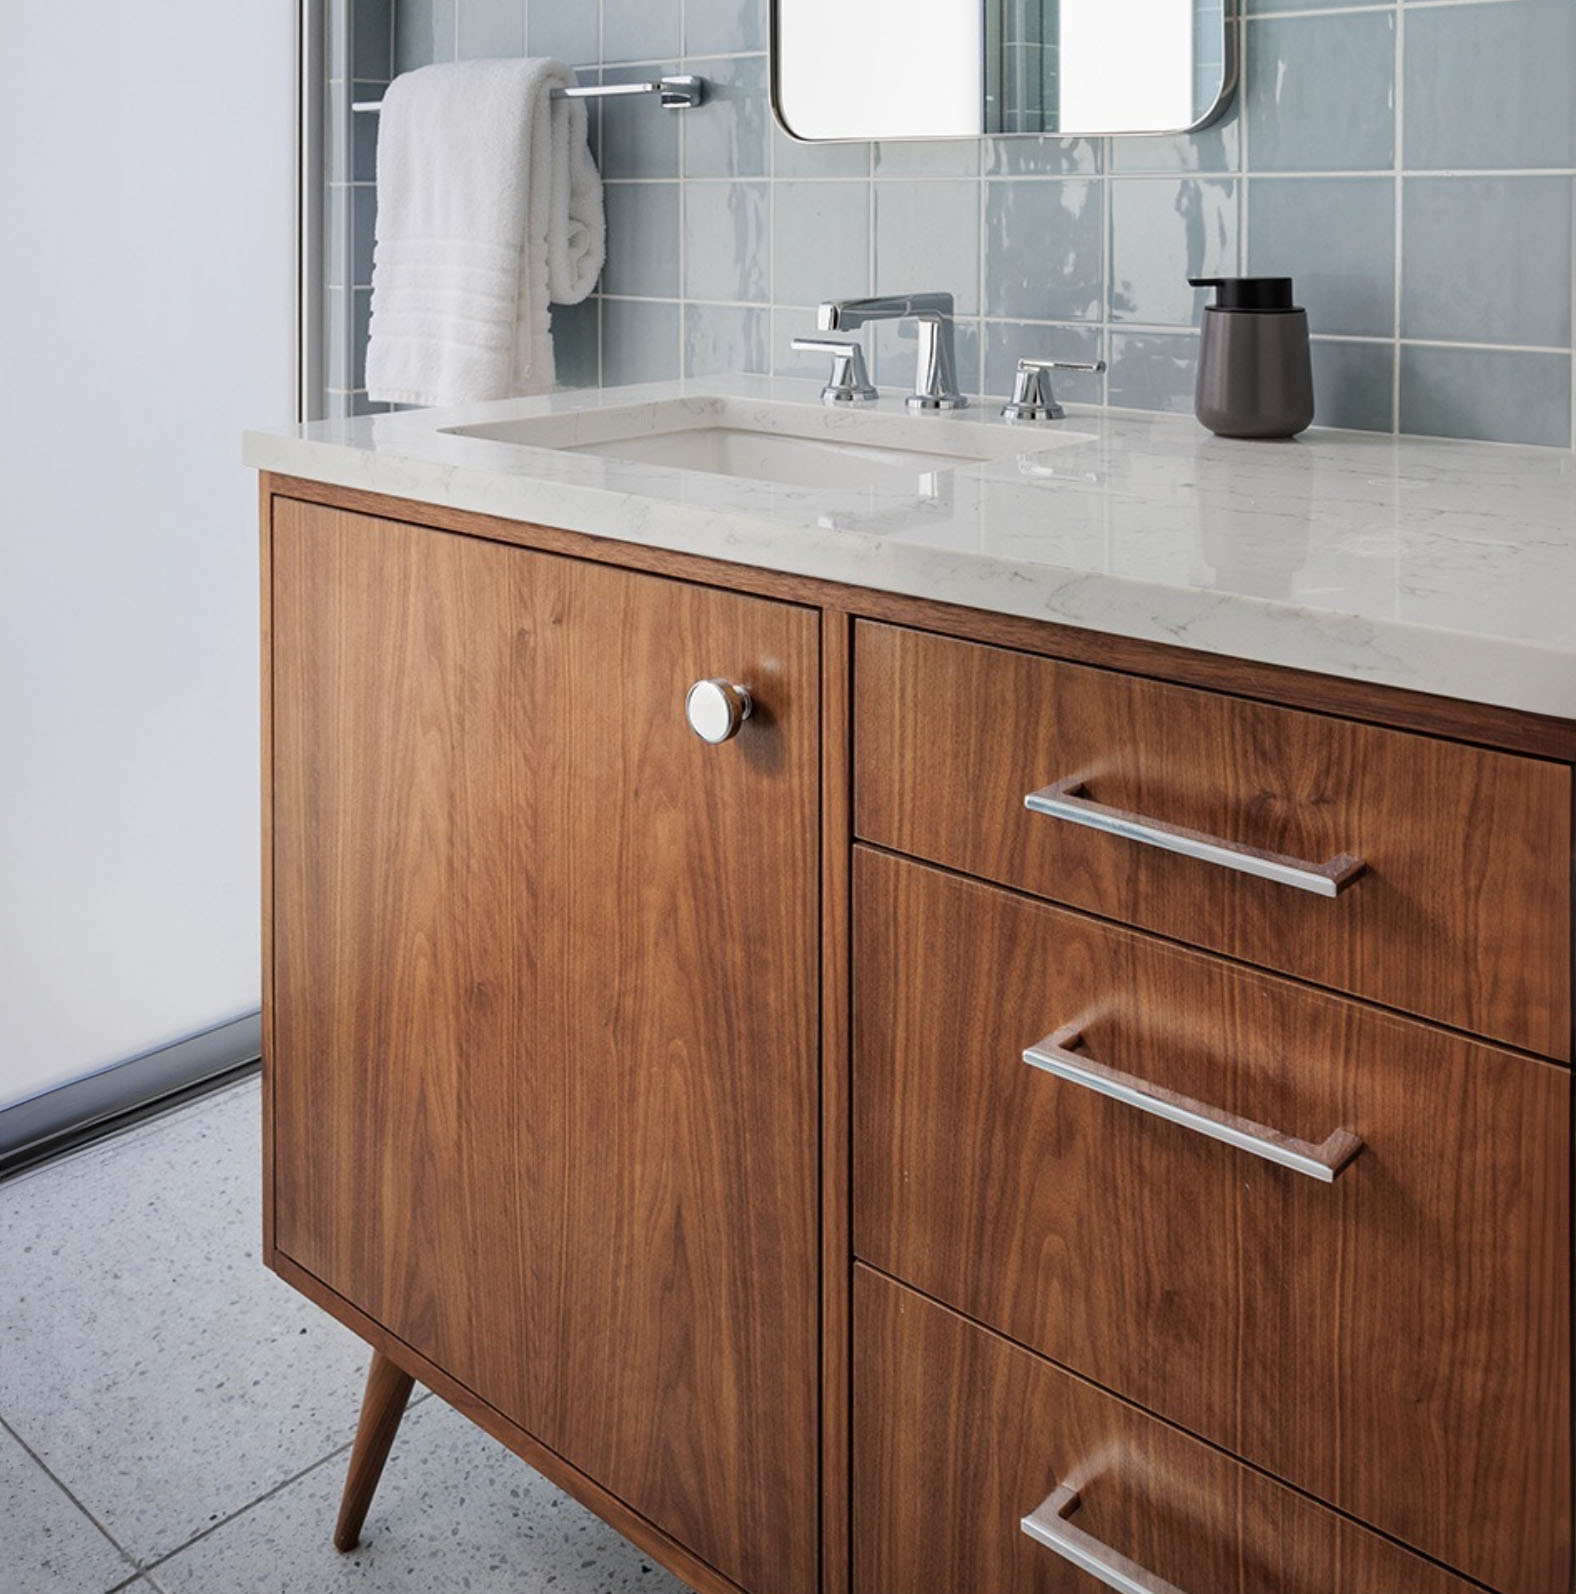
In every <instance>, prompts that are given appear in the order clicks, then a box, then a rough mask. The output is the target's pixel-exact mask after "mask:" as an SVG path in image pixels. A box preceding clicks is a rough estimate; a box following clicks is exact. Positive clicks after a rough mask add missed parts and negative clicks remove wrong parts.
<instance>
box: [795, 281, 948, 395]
mask: <svg viewBox="0 0 1576 1594" xmlns="http://www.w3.org/2000/svg"><path fill="white" fill-rule="evenodd" d="M952 312H953V300H952V295H951V294H950V293H902V294H888V295H885V296H883V297H880V298H875V299H828V300H826V301H825V302H824V303H823V304H822V305H821V307H820V309H818V310H817V311H816V313H815V322H816V325H817V326H818V327H819V328H820V330H821V331H822V332H852V331H854V330H856V329H857V328H859V327H862V326H864V325H865V323H866V322H867V321H909V320H913V321H918V322H919V357H918V362H917V365H916V367H915V373H916V374H915V377H914V391H913V393H912V394H910V395H909V398H908V407H909V408H910V409H911V410H960V409H962V408H963V407H964V406H965V405H966V404H967V403H968V400H967V399H966V398H964V397H963V395H962V394H961V393H960V392H958V381H957V353H956V348H955V344H954V337H953V328H952Z"/></svg>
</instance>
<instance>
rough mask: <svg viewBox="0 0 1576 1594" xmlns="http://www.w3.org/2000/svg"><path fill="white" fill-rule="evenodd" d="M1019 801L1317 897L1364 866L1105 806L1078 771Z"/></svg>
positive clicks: (1340, 886)
mask: <svg viewBox="0 0 1576 1594" xmlns="http://www.w3.org/2000/svg"><path fill="white" fill-rule="evenodd" d="M1023 806H1024V807H1025V808H1031V809H1033V810H1034V812H1035V813H1037V814H1049V815H1050V816H1051V818H1053V819H1066V820H1068V821H1070V822H1071V823H1072V824H1075V825H1087V826H1088V827H1089V828H1090V829H1091V830H1103V831H1104V832H1105V833H1106V834H1107V835H1109V836H1122V837H1124V838H1125V839H1126V840H1128V841H1138V842H1142V843H1143V844H1144V845H1145V846H1147V847H1159V848H1161V849H1162V850H1163V851H1165V852H1176V853H1180V854H1181V855H1182V856H1183V857H1184V858H1199V859H1202V860H1203V861H1204V862H1205V863H1213V864H1218V865H1219V866H1220V867H1221V868H1222V869H1235V870H1236V871H1237V873H1238V874H1250V875H1256V876H1257V877H1258V878H1259V879H1260V880H1274V881H1276V882H1277V883H1278V884H1280V885H1283V886H1293V887H1295V888H1296V889H1297V890H1298V891H1311V892H1312V893H1313V894H1314V895H1315V896H1320V897H1334V896H1339V895H1340V893H1341V892H1343V891H1344V890H1345V889H1346V888H1347V887H1348V886H1349V885H1351V883H1352V882H1353V881H1354V880H1356V879H1357V878H1358V877H1359V876H1360V875H1361V874H1362V873H1363V871H1364V870H1365V869H1366V868H1367V867H1368V866H1367V864H1365V863H1364V862H1363V861H1362V859H1361V858H1354V857H1352V856H1351V854H1350V853H1345V852H1343V853H1341V854H1340V855H1339V856H1338V857H1335V858H1331V859H1330V860H1329V861H1328V862H1327V863H1308V862H1306V861H1305V860H1304V859H1302V858H1289V857H1287V856H1286V854H1284V853H1280V852H1265V851H1263V850H1261V849H1260V848H1258V847H1248V846H1244V845H1243V844H1242V843H1240V842H1236V841H1224V840H1222V839H1221V838H1220V837H1219V836H1210V835H1206V834H1205V833H1204V832H1203V831H1201V830H1187V829H1185V828H1184V827H1183V826H1181V825H1168V824H1165V823H1163V822H1162V821H1160V820H1158V819H1146V818H1145V817H1144V816H1143V815H1142V814H1132V813H1128V812H1127V811H1126V810H1125V809H1121V808H1107V807H1106V806H1105V804H1104V803H1097V802H1095V801H1094V800H1093V799H1092V798H1089V797H1086V796H1084V795H1083V780H1082V779H1081V778H1080V777H1079V776H1077V775H1074V776H1072V777H1070V778H1069V779H1067V780H1059V781H1057V782H1056V783H1055V784H1054V785H1051V786H1045V787H1042V788H1041V790H1039V791H1031V792H1030V793H1029V795H1028V796H1027V797H1025V798H1024V799H1023Z"/></svg>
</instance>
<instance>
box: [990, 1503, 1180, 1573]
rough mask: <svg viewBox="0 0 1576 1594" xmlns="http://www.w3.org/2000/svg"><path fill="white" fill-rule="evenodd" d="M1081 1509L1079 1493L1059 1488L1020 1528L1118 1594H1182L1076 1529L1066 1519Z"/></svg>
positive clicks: (1135, 1563)
mask: <svg viewBox="0 0 1576 1594" xmlns="http://www.w3.org/2000/svg"><path fill="white" fill-rule="evenodd" d="M1077 1509H1078V1491H1077V1490H1076V1489H1069V1488H1068V1487H1067V1485H1066V1484H1065V1483H1060V1484H1058V1485H1057V1486H1056V1487H1055V1488H1054V1489H1053V1490H1052V1491H1051V1492H1050V1493H1049V1494H1048V1495H1046V1497H1045V1498H1044V1499H1043V1500H1042V1501H1041V1502H1040V1503H1039V1505H1037V1506H1036V1507H1035V1508H1034V1510H1032V1511H1031V1512H1030V1513H1029V1514H1028V1516H1026V1517H1024V1518H1023V1520H1022V1521H1021V1522H1019V1524H1018V1526H1019V1527H1020V1528H1022V1529H1023V1531H1024V1532H1025V1533H1027V1534H1028V1535H1029V1537H1030V1538H1031V1539H1033V1540H1034V1541H1035V1543H1036V1544H1043V1545H1044V1546H1045V1548H1046V1549H1048V1550H1050V1551H1052V1552H1053V1553H1055V1554H1056V1555H1059V1556H1061V1558H1062V1559H1063V1560H1064V1561H1071V1562H1072V1564H1073V1565H1074V1566H1076V1567H1077V1568H1078V1570H1079V1571H1081V1572H1087V1573H1088V1574H1089V1576H1090V1577H1092V1578H1094V1579H1095V1580H1096V1581H1097V1582H1100V1583H1104V1584H1105V1586H1106V1587H1107V1588H1114V1589H1116V1590H1118V1591H1119V1594H1182V1591H1181V1589H1179V1588H1178V1587H1177V1586H1176V1584H1175V1583H1168V1582H1166V1580H1165V1579H1164V1578H1163V1577H1156V1576H1155V1574H1154V1573H1153V1572H1147V1571H1145V1570H1144V1568H1143V1567H1141V1566H1140V1565H1139V1564H1138V1563H1137V1562H1136V1561H1130V1560H1128V1558H1127V1557H1126V1556H1125V1555H1120V1554H1118V1553H1117V1552H1116V1551H1115V1550H1113V1549H1112V1548H1111V1546H1110V1545H1109V1544H1102V1543H1101V1542H1100V1541H1099V1540H1098V1539H1097V1538H1095V1537H1094V1535H1093V1534H1091V1533H1085V1532H1084V1530H1083V1529H1082V1528H1077V1527H1074V1526H1073V1524H1072V1523H1071V1522H1069V1521H1068V1520H1067V1519H1068V1518H1069V1517H1070V1516H1071V1515H1072V1514H1073V1512H1075V1511H1076V1510H1077Z"/></svg>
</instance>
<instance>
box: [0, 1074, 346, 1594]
mask: <svg viewBox="0 0 1576 1594" xmlns="http://www.w3.org/2000/svg"><path fill="white" fill-rule="evenodd" d="M259 1158H260V1151H259V1105H258V1086H257V1082H256V1081H255V1080H251V1081H248V1082H247V1083H245V1084H243V1085H240V1086H236V1087H234V1088H233V1089H231V1090H228V1091H226V1092H224V1093H222V1094H220V1095H215V1096H212V1097H208V1098H205V1099H204V1100H203V1101H200V1102H198V1103H196V1104H194V1105H193V1106H191V1107H188V1108H185V1109H183V1110H182V1111H180V1112H177V1113H172V1114H171V1115H169V1116H168V1117H165V1118H162V1119H158V1120H156V1121H154V1122H152V1123H149V1124H146V1125H143V1126H142V1127H140V1128H138V1129H136V1130H134V1131H132V1132H131V1133H130V1134H127V1135H123V1136H118V1137H116V1138H114V1139H111V1140H106V1141H102V1142H100V1143H99V1144H98V1145H96V1146H92V1147H90V1148H88V1149H87V1150H85V1151H83V1152H81V1153H78V1154H77V1155H75V1156H72V1157H69V1158H66V1159H63V1160H61V1161H59V1162H55V1163H51V1164H48V1165H46V1166H44V1167H42V1168H39V1169H37V1170H35V1171H33V1172H32V1173H29V1174H26V1175H23V1176H22V1177H20V1178H17V1179H13V1180H10V1181H8V1182H6V1183H5V1184H0V1344H3V1345H4V1346H5V1354H4V1355H3V1356H0V1417H3V1418H4V1419H5V1421H6V1422H7V1423H8V1424H9V1425H10V1427H11V1428H12V1429H13V1430H15V1432H16V1433H17V1434H18V1435H19V1436H20V1437H21V1438H22V1439H23V1440H24V1441H25V1442H26V1444H27V1445H28V1446H29V1447H30V1448H31V1449H32V1450H34V1451H35V1452H36V1453H37V1454H38V1455H39V1456H40V1457H41V1458H42V1459H43V1461H44V1462H45V1463H46V1464H47V1465H48V1467H49V1468H50V1470H51V1471H52V1472H54V1474H55V1476H56V1477H57V1478H59V1479H60V1480H61V1482H62V1483H63V1484H64V1485H65V1486H66V1488H68V1489H69V1490H70V1491H71V1493H72V1494H74V1495H75V1496H76V1497H77V1499H78V1500H80V1501H81V1502H82V1504H83V1506H84V1507H85V1508H86V1509H87V1510H88V1511H89V1512H91V1513H92V1515H93V1516H94V1517H95V1518H96V1519H97V1520H98V1521H99V1522H101V1523H102V1524H103V1525H104V1527H105V1528H106V1529H107V1530H108V1532H109V1533H111V1534H112V1535H113V1536H114V1538H115V1540H116V1541H117V1542H118V1543H119V1544H120V1545H122V1546H123V1547H124V1548H125V1549H126V1550H127V1551H129V1552H130V1553H131V1554H132V1555H133V1556H135V1557H136V1558H137V1559H138V1561H140V1562H141V1563H143V1564H144V1565H145V1564H146V1563H147V1562H149V1561H151V1560H154V1559H156V1558H158V1557H160V1556H163V1555H166V1554H168V1553H169V1552H170V1551H172V1550H174V1549H176V1548H178V1547H179V1546H181V1545H183V1544H185V1543H187V1542H188V1541H189V1540H191V1539H192V1538H193V1537H194V1536H195V1535H196V1534H198V1533H200V1532H202V1531H203V1530H204V1529H206V1528H208V1527H210V1526H212V1525H213V1524H214V1523H216V1522H219V1521H221V1520H222V1519H224V1518H225V1517H227V1516H229V1515H231V1514H233V1513H234V1512H236V1511H239V1510H240V1509H241V1508H242V1507H243V1506H245V1505H247V1504H248V1503H249V1502H251V1501H253V1500H255V1499H257V1498H258V1497H259V1496H260V1495H262V1494H264V1493H266V1492H267V1491H268V1490H270V1489H272V1488H274V1487H276V1486H277V1485H278V1484H280V1483H282V1482H284V1481H285V1480H286V1479H288V1478H292V1477H294V1476H295V1475H296V1474H297V1473H299V1472H300V1471H302V1469H303V1468H305V1467H308V1466H310V1465H311V1464H312V1463H313V1462H314V1461H317V1460H319V1459H320V1458H321V1457H323V1456H325V1455H327V1454H328V1453H329V1452H330V1451H332V1450H334V1449H336V1448H337V1447H338V1446H340V1445H342V1444H344V1443H345V1442H346V1441H347V1440H348V1439H349V1438H350V1436H351V1434H352V1433H353V1432H354V1428H355V1420H356V1412H357V1409H358V1406H359V1403H360V1396H361V1384H362V1379H363V1377H364V1374H365V1369H366V1364H367V1360H368V1351H367V1348H366V1347H365V1346H364V1345H363V1344H362V1342H361V1341H360V1340H358V1339H356V1338H355V1337H354V1336H353V1335H351V1334H349V1333H348V1332H346V1331H345V1330H344V1329H342V1328H340V1327H339V1326H338V1325H337V1324H336V1323H334V1322H332V1321H331V1320H330V1319H329V1318H328V1317H326V1316H325V1315H324V1314H323V1313H322V1312H321V1311H319V1310H318V1309H317V1308H316V1307H315V1306H312V1305H311V1304H309V1303H308V1302H307V1301H305V1300H304V1299H302V1298H301V1297H300V1296H298V1295H296V1294H295V1292H294V1291H292V1290H291V1289H289V1288H288V1287H287V1286H285V1285H284V1284H282V1283H280V1282H279V1280H277V1279H276V1278H274V1276H273V1275H272V1274H270V1273H268V1272H267V1271H266V1270H265V1269H264V1268H263V1266H262V1263H261V1261H260V1260H259V1251H260V1246H261V1218H260V1215H259V1209H260V1181H259V1172H258V1169H259ZM0 1586H3V1585H0Z"/></svg>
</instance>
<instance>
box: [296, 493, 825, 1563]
mask: <svg viewBox="0 0 1576 1594" xmlns="http://www.w3.org/2000/svg"><path fill="white" fill-rule="evenodd" d="M273 598H274V604H273V608H274V621H275V635H274V669H273V682H274V708H275V715H274V733H275V744H274V746H275V768H276V776H275V786H274V798H275V813H274V836H273V851H274V867H275V877H276V938H277V940H276V957H275V979H274V1003H275V1008H276V1012H275V1049H274V1057H273V1059H272V1068H271V1075H272V1090H273V1093H274V1111H275V1118H276V1169H275V1176H276V1204H277V1210H278V1244H279V1247H280V1249H281V1251H282V1252H284V1253H286V1254H287V1255H288V1256H289V1257H291V1258H293V1259H294V1261H295V1262H297V1263H299V1264H300V1266H301V1267H303V1268H304V1269H306V1270H307V1271H309V1272H310V1273H311V1274H313V1275H315V1276H316V1277H318V1278H320V1279H322V1280H323V1281H324V1282H325V1283H326V1284H328V1285H329V1286H330V1287H331V1288H332V1289H334V1290H335V1291H337V1292H339V1293H340V1294H342V1295H343V1296H345V1297H346V1298H347V1299H349V1300H350V1301H352V1302H354V1303H355V1304H356V1305H357V1306H358V1307H360V1308H362V1309H363V1310H364V1311H366V1312H367V1313H368V1314H369V1316H371V1317H372V1318H374V1319H376V1320H377V1321H378V1322H379V1323H381V1324H383V1325H384V1326H385V1327H387V1328H388V1329H390V1330H391V1331H392V1332H393V1333H395V1334H396V1335H398V1336H399V1337H400V1338H401V1339H402V1340H403V1341H405V1342H406V1343H408V1344H409V1345H410V1346H412V1347H413V1348H415V1349H416V1350H417V1351H418V1352H420V1353H421V1355H423V1356H424V1357H429V1358H430V1359H431V1360H432V1361H434V1362H435V1363H437V1364H438V1365H440V1366H442V1367H443V1368H444V1369H446V1370H447V1371H448V1372H449V1373H450V1374H452V1375H453V1376H454V1378H455V1379H457V1380H458V1381H459V1382H460V1383H461V1384H463V1385H464V1386H465V1387H467V1388H468V1389H470V1390H473V1391H474V1392H475V1393H476V1394H478V1395H479V1396H481V1397H482V1398H483V1399H484V1400H485V1401H487V1402H488V1403H489V1404H490V1405H492V1406H494V1407H496V1408H497V1409H498V1410H499V1411H500V1412H501V1413H503V1414H504V1415H505V1416H506V1417H508V1418H509V1419H511V1420H512V1421H513V1422H515V1423H517V1424H519V1425H520V1426H521V1427H522V1428H524V1429H526V1430H528V1431H529V1432H531V1433H532V1434H534V1435H536V1436H537V1437H538V1438H539V1439H540V1440H541V1441H542V1442H543V1443H544V1444H545V1445H546V1446H548V1447H549V1448H550V1449H551V1450H553V1451H554V1452H556V1453H557V1454H559V1455H560V1456H562V1457H564V1458H565V1459H566V1460H567V1461H568V1462H569V1463H570V1464H571V1465H573V1466H574V1467H575V1468H576V1469H577V1470H579V1471H580V1472H582V1473H584V1474H586V1475H588V1476H590V1477H593V1478H595V1479H596V1480H597V1482H598V1483H599V1484H600V1485H602V1486H603V1487H604V1488H605V1489H607V1490H608V1491H610V1492H611V1493H612V1494H614V1495H616V1496H617V1497H619V1498H620V1499H622V1500H623V1501H624V1502H625V1503H626V1504H627V1505H628V1506H629V1507H631V1508H632V1509H633V1510H634V1511H636V1512H638V1513H639V1514H640V1515H641V1516H642V1517H643V1518H645V1519H647V1520H649V1521H650V1522H652V1523H653V1524H655V1525H656V1526H657V1527H658V1528H659V1529H661V1530H662V1531H663V1532H664V1533H666V1534H669V1535H671V1536H672V1537H673V1538H674V1539H676V1540H678V1541H679V1542H681V1543H683V1544H685V1545H686V1546H688V1547H689V1549H690V1550H691V1551H693V1552H694V1553H695V1554H697V1555H698V1556H700V1557H701V1558H702V1559H703V1560H705V1561H706V1562H708V1563H709V1564H710V1565H712V1566H714V1567H716V1568H718V1569H719V1570H720V1571H722V1572H723V1573H725V1574H726V1575H727V1576H729V1577H730V1578H732V1579H733V1580H734V1581H736V1582H737V1583H739V1584H740V1585H741V1586H744V1587H748V1588H750V1589H751V1590H752V1594H755V1591H758V1594H774V1591H776V1594H800V1591H802V1590H804V1589H806V1588H809V1587H812V1586H813V1585H814V1582H815V1580H816V1577H817V1575H818V1574H817V1557H818V1543H817V1509H818V1502H817V1488H818V1480H817V1447H818V1442H819V1441H818V1424H817V1408H816V1398H817V1397H816V1391H817V1371H818V1368H817V1359H818V1354H819V1338H818V1329H819V1307H818V1291H817V1276H818V1256H817V1245H818V1230H817V1221H816V1203H817V1197H818V1157H819V1139H818V1122H817V1113H818V1102H819V1094H818V1081H817V1074H816V1068H817V1058H818V1033H817V1025H818V1004H817V980H818V976H819V966H818V957H819V949H818V940H817V928H816V904H817V894H818V889H819V880H818V867H819V865H818V851H817V848H818V839H819V837H818V809H819V786H818V779H819V776H818V767H817V744H818V739H819V697H818V693H817V686H816V677H817V669H818V654H819V635H818V621H817V617H816V616H815V615H814V614H813V613H811V612H808V611H805V610H802V609H796V608H792V607H789V606H786V605H781V604H776V603H770V602H765V601H762V600H758V599H752V598H744V597H736V596H732V595H726V594H721V593H717V592H715V591H711V590H709V589H705V588H697V587H689V586H683V585H680V584H678V583H674V582H671V581H665V580H661V579H657V578H653V577H648V576H641V575H635V574H631V573H628V572H622V571H617V570H613V569H610V568H606V567H602V566H597V565H591V564H585V563H581V562H577V561H570V560H565V559H560V558H556V557H551V556H545V555H535V554H529V553H525V552H522V551H520V550H515V549H510V548H506V547H503V546H501V545H498V544H489V543H485V542H481V541H479V540H476V539H470V538H462V537H454V536H450V535H447V534H442V533H434V532H430V531H424V530H421V529H418V528H412V527H408V526H403V525H398V524H393V523H388V522H377V521H371V520H368V519H366V518H365V517H360V516H354V515H348V514H342V513H338V512H334V511H327V510H322V509H316V508H311V507H308V506H302V505H294V504H288V503H284V502H280V503H279V504H278V505H277V506H276V516H275V535H274V582H273ZM712 674H719V675H728V676H730V677H731V678H734V679H741V680H744V681H745V682H746V683H747V684H749V685H750V686H751V688H752V690H753V691H754V692H755V693H756V696H757V703H758V711H757V714H756V716H755V717H754V718H753V719H752V720H751V721H750V722H748V724H747V725H746V727H745V729H744V732H743V733H742V734H741V735H740V737H739V738H738V740H737V741H735V742H732V743H729V744H728V745H726V746H724V747H720V748H719V747H708V746H705V745H704V744H702V743H701V742H700V741H698V740H697V739H696V738H695V737H694V736H693V735H692V734H691V732H690V731H689V729H688V727H687V726H686V724H685V722H684V718H683V713H682V704H683V697H684V691H685V689H686V688H687V687H688V685H689V684H690V682H691V681H692V680H694V679H695V678H696V677H698V676H703V675H712ZM768 1436H769V1437H768Z"/></svg>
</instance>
